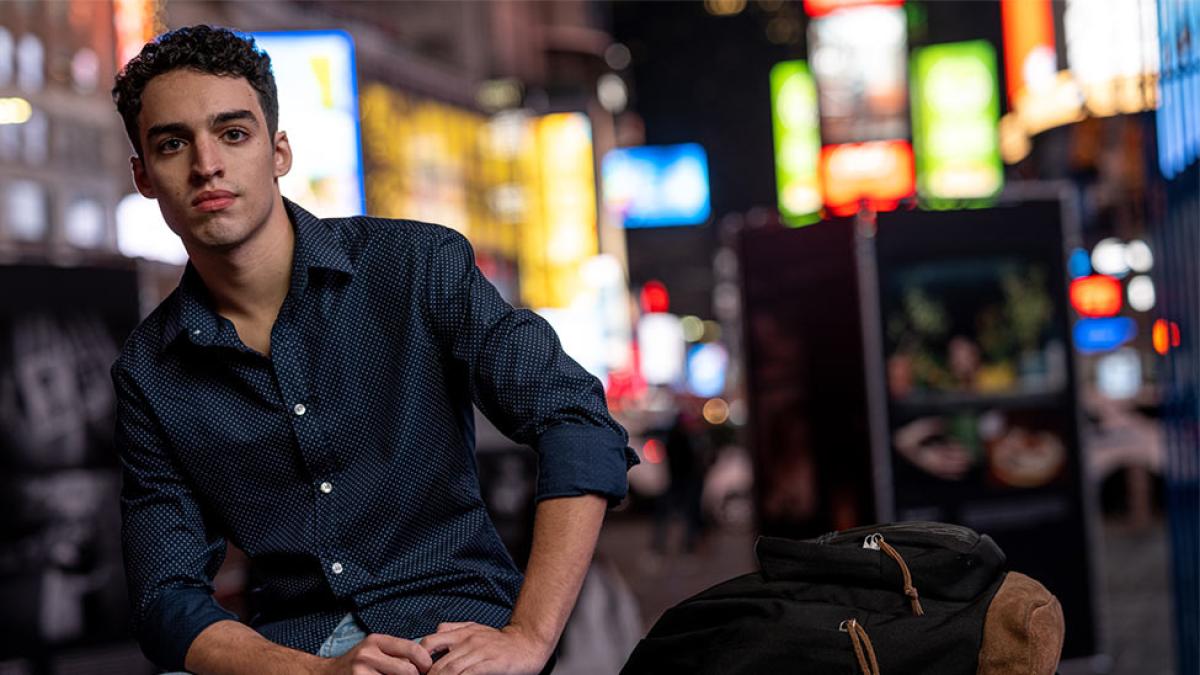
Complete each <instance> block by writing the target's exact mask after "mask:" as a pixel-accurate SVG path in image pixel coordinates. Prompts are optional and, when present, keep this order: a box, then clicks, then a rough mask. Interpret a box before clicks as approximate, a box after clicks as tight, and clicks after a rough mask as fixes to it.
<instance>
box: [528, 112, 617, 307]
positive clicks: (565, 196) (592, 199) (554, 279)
mask: <svg viewBox="0 0 1200 675" xmlns="http://www.w3.org/2000/svg"><path fill="white" fill-rule="evenodd" d="M534 136H535V138H536V143H535V144H534V148H532V149H531V151H530V152H527V153H526V154H525V163H526V166H527V167H528V172H527V175H528V176H529V177H530V178H532V179H533V180H534V181H535V182H536V189H534V190H533V191H532V194H533V195H534V197H535V200H534V202H535V203H534V204H533V205H532V206H533V208H531V209H529V212H528V216H527V220H526V223H525V227H524V228H523V230H522V236H521V244H520V255H519V258H518V266H519V269H520V275H521V297H522V298H523V299H524V301H525V302H526V304H528V305H529V306H531V307H539V308H541V307H566V306H568V305H570V304H571V302H572V300H574V299H575V297H576V296H577V295H578V294H579V293H580V291H581V289H582V283H583V280H582V278H581V272H582V270H583V265H584V263H585V262H586V261H587V260H588V259H589V258H591V257H592V256H594V255H596V254H597V253H599V241H598V239H597V235H596V176H595V171H594V168H593V167H594V163H593V162H594V160H593V154H592V131H591V126H590V124H589V122H588V119H587V117H586V116H585V115H583V114H581V113H559V114H554V115H547V116H545V117H542V118H539V119H537V120H536V121H535V122H534ZM531 187H532V186H531Z"/></svg>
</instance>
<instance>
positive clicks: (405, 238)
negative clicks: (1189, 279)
mask: <svg viewBox="0 0 1200 675" xmlns="http://www.w3.org/2000/svg"><path fill="white" fill-rule="evenodd" d="M321 223H322V224H324V225H325V226H326V227H328V228H329V229H330V230H332V231H333V233H334V234H335V235H336V236H337V237H338V239H339V240H340V241H341V242H342V243H343V245H344V246H345V247H346V249H347V251H348V252H356V251H361V250H364V249H367V248H370V247H373V246H378V245H383V246H388V247H398V248H399V249H401V250H403V249H413V250H424V249H427V248H429V247H431V246H436V245H438V244H439V243H441V242H443V241H444V240H445V239H446V238H447V237H455V236H461V235H459V233H458V232H456V231H455V230H453V229H451V228H449V227H446V226H445V225H438V224H437V223H427V222H423V221H420V220H409V219H404V218H381V217H378V216H369V215H363V216H349V217H345V218H323V219H321Z"/></svg>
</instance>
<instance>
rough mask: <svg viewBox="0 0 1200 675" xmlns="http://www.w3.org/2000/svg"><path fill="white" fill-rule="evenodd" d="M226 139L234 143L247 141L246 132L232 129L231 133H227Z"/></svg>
mask: <svg viewBox="0 0 1200 675" xmlns="http://www.w3.org/2000/svg"><path fill="white" fill-rule="evenodd" d="M225 138H226V139H227V140H230V141H233V142H234V143H236V142H238V141H244V140H246V132H244V131H242V130H241V129H230V130H229V131H226V132H225Z"/></svg>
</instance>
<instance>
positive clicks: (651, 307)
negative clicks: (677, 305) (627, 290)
mask: <svg viewBox="0 0 1200 675" xmlns="http://www.w3.org/2000/svg"><path fill="white" fill-rule="evenodd" d="M641 300H642V311H643V312H645V313H646V314H654V313H655V312H665V311H667V310H668V309H669V308H670V305H671V296H670V295H669V294H668V293H667V287H666V286H664V285H663V283H662V282H661V281H654V280H651V281H647V282H646V285H645V286H642V297H641Z"/></svg>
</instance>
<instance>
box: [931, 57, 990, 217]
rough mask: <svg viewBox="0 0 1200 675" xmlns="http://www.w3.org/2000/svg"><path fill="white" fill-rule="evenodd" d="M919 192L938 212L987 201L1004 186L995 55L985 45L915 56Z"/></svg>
mask: <svg viewBox="0 0 1200 675" xmlns="http://www.w3.org/2000/svg"><path fill="white" fill-rule="evenodd" d="M912 102H913V105H912V111H913V115H912V118H913V152H914V154H915V155H916V163H917V192H918V194H919V195H920V197H921V199H922V201H923V202H924V203H925V204H926V205H928V206H931V207H933V208H955V207H958V206H961V205H963V202H967V203H968V204H970V203H971V202H973V201H975V202H979V201H980V200H982V203H984V204H986V201H987V200H988V199H989V198H991V197H994V196H995V195H996V194H997V193H999V192H1000V189H1001V187H1003V185H1004V165H1003V163H1002V162H1001V160H1000V143H999V137H998V135H997V132H996V127H997V123H998V121H999V119H1000V101H999V95H998V89H997V82H996V53H995V50H994V49H993V48H992V46H991V44H989V43H988V42H987V41H984V40H977V41H972V42H958V43H953V44H944V45H935V46H931V47H924V48H921V49H917V50H914V52H913V59H912Z"/></svg>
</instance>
